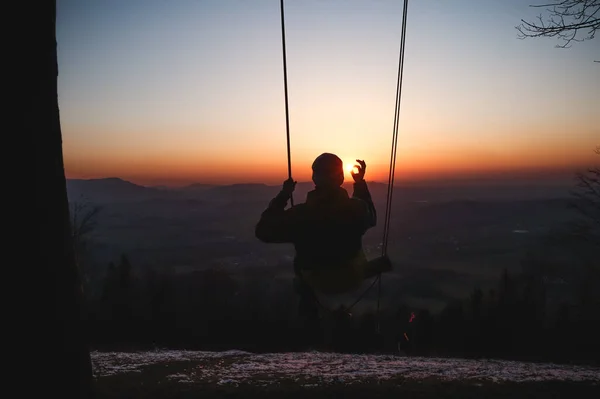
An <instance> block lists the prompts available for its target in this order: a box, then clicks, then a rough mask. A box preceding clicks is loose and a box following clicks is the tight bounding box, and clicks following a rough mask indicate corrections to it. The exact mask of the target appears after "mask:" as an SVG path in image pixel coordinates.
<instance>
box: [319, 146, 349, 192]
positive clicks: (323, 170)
mask: <svg viewBox="0 0 600 399" xmlns="http://www.w3.org/2000/svg"><path fill="white" fill-rule="evenodd" d="M312 171H313V173H312V180H313V182H314V183H315V186H316V187H317V188H335V187H339V186H341V185H342V183H344V163H343V162H342V160H341V159H340V158H339V157H338V156H337V155H334V154H330V153H328V152H326V153H323V154H321V155H319V156H318V157H317V158H316V159H315V161H314V162H313V164H312Z"/></svg>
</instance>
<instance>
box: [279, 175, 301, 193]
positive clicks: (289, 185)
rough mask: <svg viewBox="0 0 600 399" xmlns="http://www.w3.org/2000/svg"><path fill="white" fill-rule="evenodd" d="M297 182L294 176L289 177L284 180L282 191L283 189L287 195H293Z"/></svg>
mask: <svg viewBox="0 0 600 399" xmlns="http://www.w3.org/2000/svg"><path fill="white" fill-rule="evenodd" d="M296 183H297V182H295V181H294V179H292V178H289V179H287V180H286V181H284V182H283V188H282V189H281V191H283V192H284V193H285V194H286V195H288V196H291V195H292V193H293V192H294V190H295V189H296Z"/></svg>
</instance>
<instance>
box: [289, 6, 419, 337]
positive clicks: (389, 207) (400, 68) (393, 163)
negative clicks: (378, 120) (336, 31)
mask: <svg viewBox="0 0 600 399" xmlns="http://www.w3.org/2000/svg"><path fill="white" fill-rule="evenodd" d="M280 9H281V41H282V48H283V81H284V82H283V83H284V92H285V122H286V138H287V157H288V158H287V159H288V176H289V178H290V179H291V178H292V160H291V150H290V123H289V108H288V85H287V62H286V48H285V17H284V9H283V0H280ZM407 15H408V0H404V7H403V10H402V30H401V36H400V55H399V58H398V77H397V82H396V104H395V109H394V126H393V133H392V151H391V155H390V167H389V176H388V191H387V197H386V210H385V219H384V220H385V222H384V227H383V239H382V245H381V255H382V257H385V256H387V248H388V239H389V233H390V216H391V210H392V196H393V192H394V175H395V171H396V150H397V147H398V126H399V120H400V102H401V101H400V100H401V94H402V77H403V71H404V49H405V43H406V19H407ZM293 205H294V201H293V198H292V206H293ZM375 283H378V293H377V332H378V333H379V330H380V324H379V310H380V302H381V273H378V275H377V277H375V279H374V280H373V282H372V283H371V284H370V285H369V287H368V288H367V289H365V291H363V293H362V294H361V295H360V296H359V297H358V298H357V299H356V300H355V301H354V302H353V303H352V304H351V305H350V306H349V307H348V308H346V311H348V312H349V311H350V310H351V309H352V308H353V307H354V306H355V305H357V304H358V303H359V302H360V301H361V300H362V299H363V298H364V297H365V295H366V294H367V293H368V292H369V291H370V290H371V288H373V287H374V286H375ZM316 300H317V303H318V304H319V306H321V307H322V308H324V307H323V305H322V304H321V303H320V302H319V300H318V299H316ZM324 309H325V308H324Z"/></svg>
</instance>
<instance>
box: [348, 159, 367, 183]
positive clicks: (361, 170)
mask: <svg viewBox="0 0 600 399" xmlns="http://www.w3.org/2000/svg"><path fill="white" fill-rule="evenodd" d="M356 162H358V165H355V166H354V168H356V170H357V172H356V173H354V169H353V170H352V172H351V175H352V178H353V179H354V181H355V182H356V183H358V182H359V181H363V180H364V179H365V172H366V170H367V164H366V163H365V161H361V160H360V159H357V160H356Z"/></svg>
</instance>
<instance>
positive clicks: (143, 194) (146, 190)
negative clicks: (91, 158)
mask: <svg viewBox="0 0 600 399" xmlns="http://www.w3.org/2000/svg"><path fill="white" fill-rule="evenodd" d="M67 194H68V196H69V200H71V201H72V200H77V199H78V198H82V197H83V198H85V199H87V200H89V201H92V202H97V203H101V202H122V201H142V200H147V199H152V198H156V197H164V196H165V195H168V192H165V191H164V190H161V189H158V188H152V187H144V186H140V185H137V184H134V183H131V182H129V181H126V180H123V179H120V178H118V177H110V178H106V179H67Z"/></svg>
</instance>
